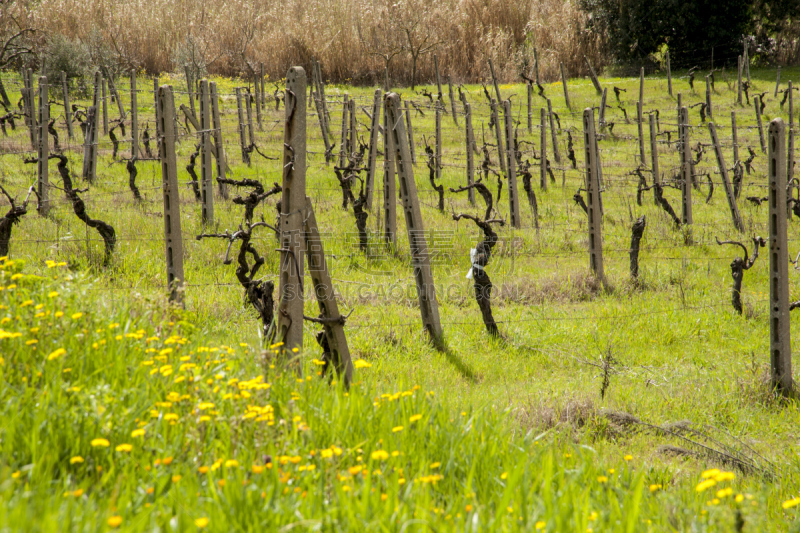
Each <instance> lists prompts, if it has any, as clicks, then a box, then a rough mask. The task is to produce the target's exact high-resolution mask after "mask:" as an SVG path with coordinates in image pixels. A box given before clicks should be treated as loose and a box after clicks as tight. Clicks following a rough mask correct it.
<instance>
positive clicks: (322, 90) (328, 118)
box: [317, 61, 333, 134]
mask: <svg viewBox="0 0 800 533" xmlns="http://www.w3.org/2000/svg"><path fill="white" fill-rule="evenodd" d="M317 83H318V84H319V85H318V87H317V90H318V91H319V94H320V98H322V110H323V111H324V112H325V127H327V128H328V134H331V133H333V130H332V129H331V113H330V111H328V99H327V97H326V96H325V82H324V80H323V79H322V64H321V63H320V62H319V61H317Z"/></svg>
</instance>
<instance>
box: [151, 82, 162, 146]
mask: <svg viewBox="0 0 800 533" xmlns="http://www.w3.org/2000/svg"><path fill="white" fill-rule="evenodd" d="M158 102H159V100H158V76H153V104H154V106H153V107H154V109H155V116H156V135H158V133H157V132H158V125H159V124H161V118H160V116H161V106H160V105H159V104H158Z"/></svg>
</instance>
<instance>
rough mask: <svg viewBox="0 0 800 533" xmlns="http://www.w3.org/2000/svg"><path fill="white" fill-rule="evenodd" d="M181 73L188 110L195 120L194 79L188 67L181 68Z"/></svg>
mask: <svg viewBox="0 0 800 533" xmlns="http://www.w3.org/2000/svg"><path fill="white" fill-rule="evenodd" d="M183 72H184V74H186V92H187V93H189V109H191V110H192V116H193V117H194V118H195V119H196V118H197V111H196V109H195V106H194V79H192V73H191V71H190V70H189V66H188V65H187V66H185V67H183ZM176 134H177V132H176Z"/></svg>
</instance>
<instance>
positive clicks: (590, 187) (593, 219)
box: [583, 107, 604, 283]
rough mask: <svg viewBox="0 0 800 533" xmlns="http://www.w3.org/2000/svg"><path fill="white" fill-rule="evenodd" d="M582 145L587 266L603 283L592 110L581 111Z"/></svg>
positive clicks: (598, 186)
mask: <svg viewBox="0 0 800 533" xmlns="http://www.w3.org/2000/svg"><path fill="white" fill-rule="evenodd" d="M583 141H584V142H583V144H584V151H585V155H586V178H585V182H584V188H585V189H586V196H587V202H586V207H587V210H588V219H589V266H590V268H591V269H592V272H593V273H594V275H595V276H596V277H597V279H598V280H600V282H601V283H604V272H603V227H602V224H603V219H602V213H601V210H600V181H599V179H598V178H599V176H598V173H597V167H598V166H599V161H598V160H597V135H596V133H595V126H594V110H593V109H592V108H590V107H587V108H586V109H584V110H583Z"/></svg>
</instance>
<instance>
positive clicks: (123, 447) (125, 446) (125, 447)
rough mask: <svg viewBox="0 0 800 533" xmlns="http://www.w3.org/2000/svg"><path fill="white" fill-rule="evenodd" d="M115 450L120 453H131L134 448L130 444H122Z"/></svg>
mask: <svg viewBox="0 0 800 533" xmlns="http://www.w3.org/2000/svg"><path fill="white" fill-rule="evenodd" d="M114 449H115V450H116V451H118V452H130V451H131V450H133V446H131V445H130V444H120V445H119V446H117V447H116V448H114Z"/></svg>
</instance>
